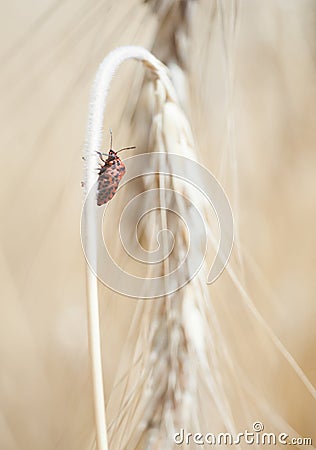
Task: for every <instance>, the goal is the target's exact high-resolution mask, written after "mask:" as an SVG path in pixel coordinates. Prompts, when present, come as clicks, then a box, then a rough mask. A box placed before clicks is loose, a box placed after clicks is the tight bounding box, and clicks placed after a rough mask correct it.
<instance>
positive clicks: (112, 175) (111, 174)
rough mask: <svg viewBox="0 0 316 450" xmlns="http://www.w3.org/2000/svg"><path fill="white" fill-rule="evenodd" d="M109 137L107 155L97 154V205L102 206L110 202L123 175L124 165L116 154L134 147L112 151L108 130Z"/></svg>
mask: <svg viewBox="0 0 316 450" xmlns="http://www.w3.org/2000/svg"><path fill="white" fill-rule="evenodd" d="M110 135H111V144H110V150H109V153H101V152H97V153H98V155H99V157H100V159H101V161H102V162H101V163H100V166H101V167H98V170H99V178H98V190H97V205H98V206H102V205H104V204H105V203H107V202H108V201H110V200H111V199H112V198H113V196H114V194H115V192H116V191H117V188H118V185H119V182H120V181H121V179H122V178H123V176H124V175H125V165H124V163H123V161H122V160H121V159H120V157H119V156H117V154H118V153H119V152H121V151H122V150H128V149H131V148H136V147H124V148H121V149H120V150H118V151H117V152H116V151H115V150H113V149H112V142H113V136H112V130H110ZM103 155H106V156H107V157H108V158H107V159H103Z"/></svg>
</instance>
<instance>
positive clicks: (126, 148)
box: [115, 145, 136, 153]
mask: <svg viewBox="0 0 316 450" xmlns="http://www.w3.org/2000/svg"><path fill="white" fill-rule="evenodd" d="M132 148H136V147H135V145H134V146H133V147H123V148H120V149H119V150H118V151H117V152H115V153H120V152H121V151H123V150H130V149H132Z"/></svg>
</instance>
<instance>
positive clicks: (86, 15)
mask: <svg viewBox="0 0 316 450" xmlns="http://www.w3.org/2000/svg"><path fill="white" fill-rule="evenodd" d="M315 22H316V6H315V4H314V2H313V1H311V0H309V1H307V0H302V1H294V0H290V1H288V2H284V1H281V0H275V1H272V0H270V1H266V2H260V1H258V0H240V1H238V0H235V1H232V2H229V1H225V0H218V1H215V0H214V1H213V0H195V1H193V0H192V1H189V0H188V1H186V2H183V1H182V2H181V1H176V0H162V1H153V0H151V1H148V2H145V3H144V2H141V1H140V0H132V1H127V0H119V1H110V0H103V1H98V2H92V1H87V0H79V1H77V2H74V1H73V0H66V1H63V2H61V1H51V0H46V1H44V2H35V1H31V2H27V3H25V4H21V3H20V2H17V1H15V0H14V1H12V2H10V3H4V2H2V27H1V33H2V39H1V44H0V51H1V53H0V54H1V60H2V71H1V72H2V74H1V84H0V86H1V87H0V89H1V99H2V101H1V117H2V119H1V126H2V132H1V136H2V149H3V151H2V165H1V167H2V170H1V180H2V189H1V193H0V196H1V204H2V220H1V236H2V246H1V252H0V262H1V286H2V296H1V317H2V324H1V344H0V358H1V359H0V360H1V379H0V400H1V415H0V448H1V449H3V450H16V449H19V450H20V449H23V450H28V449H32V450H36V449H41V450H43V449H45V450H46V449H47V450H49V449H60V450H61V449H69V450H70V449H76V450H79V449H92V448H95V424H94V413H93V401H92V388H91V375H90V367H89V351H88V341H87V328H86V315H87V313H86V288H85V274H84V273H85V270H84V268H85V260H84V256H83V252H82V248H81V241H80V233H79V227H80V214H81V208H82V190H81V188H80V182H81V180H82V160H81V155H82V149H83V144H84V139H85V134H86V121H87V114H88V104H89V95H90V89H91V84H92V81H93V79H94V76H95V73H96V70H97V68H98V66H99V64H100V62H101V61H102V59H103V58H104V57H105V56H106V55H107V54H108V53H109V52H110V51H111V50H113V49H114V48H116V47H118V46H120V45H131V44H132V45H142V46H144V47H145V48H147V49H149V50H151V51H152V52H153V53H154V55H155V56H156V57H158V58H159V59H161V60H162V61H163V62H164V63H165V64H166V65H167V66H168V67H169V69H170V73H171V77H172V80H173V83H174V85H175V87H176V89H177V92H178V95H179V98H180V103H181V105H182V107H183V109H184V111H185V113H186V115H187V117H188V119H189V122H190V124H191V127H192V131H193V137H194V140H195V142H196V151H197V155H198V157H199V160H200V162H201V163H202V164H204V165H205V166H206V167H207V168H208V169H210V170H211V171H212V173H214V175H215V176H216V177H217V178H218V180H219V181H220V183H221V184H222V186H223V187H224V189H225V190H226V192H227V194H228V197H229V198H230V201H231V204H232V208H233V213H234V216H235V220H236V230H235V231H236V233H237V239H236V242H235V246H234V250H233V255H232V259H231V264H230V267H231V268H232V269H233V270H234V273H235V274H236V277H237V282H236V279H235V278H233V277H232V276H231V273H230V272H229V271H227V270H226V271H225V272H224V273H223V275H222V276H221V277H220V278H219V279H218V280H217V281H216V282H215V283H214V284H212V285H211V286H209V287H207V288H204V289H206V290H207V295H209V296H210V298H211V306H210V308H211V310H210V311H211V313H210V312H208V313H205V317H206V319H207V320H208V323H209V327H208V329H209V330H210V333H212V334H211V337H212V339H213V341H212V342H213V345H214V348H209V351H210V353H211V356H210V359H212V352H213V353H214V354H215V353H217V358H218V359H217V363H218V366H216V370H218V372H219V373H220V376H221V381H222V383H223V391H224V393H225V395H226V401H227V405H228V406H227V412H229V414H230V416H231V419H232V421H233V422H234V424H235V427H236V430H237V431H243V430H244V429H245V428H247V427H248V429H251V424H252V423H253V422H255V421H256V420H260V421H262V422H263V423H264V424H265V429H266V431H275V432H277V431H284V432H287V431H288V430H293V435H294V431H295V432H297V433H298V434H299V435H301V436H308V437H311V438H312V439H313V443H315V440H316V435H315V429H316V427H315V423H316V411H315V399H314V398H313V395H312V393H311V392H310V391H309V390H308V389H307V388H306V386H305V385H304V383H303V381H302V379H301V378H300V377H299V376H298V375H297V373H296V372H295V370H294V369H293V367H292V366H291V364H289V362H288V361H287V360H286V358H285V357H284V354H282V352H281V351H280V349H279V348H277V347H276V345H275V342H274V343H273V341H272V340H271V335H269V332H268V331H267V329H266V328H265V327H264V326H262V324H261V323H260V321H258V320H257V318H256V316H255V315H254V314H253V313H252V312H251V309H250V308H249V307H247V303H246V302H245V296H244V295H243V292H247V295H248V296H249V298H251V301H252V302H253V304H254V306H255V307H256V309H257V311H259V313H260V314H261V316H262V317H263V318H264V323H266V324H267V326H268V327H270V329H271V330H272V331H273V333H274V335H275V336H276V337H277V338H278V339H279V340H280V342H282V343H283V344H284V346H285V348H286V349H287V350H288V352H289V353H290V355H292V357H293V358H294V359H295V361H296V362H297V364H298V365H299V366H300V367H301V368H302V370H303V372H304V374H305V375H306V377H307V378H308V380H310V382H311V383H312V384H314V385H315V380H316V372H315V370H316V364H315V338H316V333H315V326H314V324H315V312H316V311H315V309H316V307H315V302H314V298H315V292H316V286H315V284H316V279H315V275H314V273H315V250H316V248H315V247H316V246H315V237H314V230H315V225H316V215H315V201H316V188H315V163H316V154H315V150H314V149H315V143H316V127H315V113H316V111H315V109H316V106H315V105H316V83H315V79H316V76H315V75H316V66H315V55H316V53H315V49H316V47H315V42H316V40H315V30H316V27H315ZM144 74H145V72H144V69H143V68H142V67H140V66H139V65H138V64H136V63H135V62H128V63H125V64H124V65H123V67H122V68H121V69H120V71H119V73H118V76H117V78H116V79H115V80H114V83H113V88H112V89H111V92H110V97H109V103H108V106H107V110H106V117H105V133H104V148H105V149H107V148H108V134H107V132H106V130H107V129H108V128H109V127H111V128H112V129H113V133H114V143H115V148H120V147H123V146H127V145H136V146H137V150H136V152H137V153H138V152H146V151H147V145H148V144H147V143H148V137H149V134H150V131H149V127H150V114H151V103H150V90H148V89H147V81H148V80H147V75H146V76H145V75H144ZM136 190H137V188H136ZM120 195H121V194H120ZM122 195H123V194H122ZM119 207H120V201H119V199H118V202H117V203H116V204H115V205H114V206H113V211H114V213H115V214H117V213H118V209H119ZM109 230H110V235H111V240H113V247H114V250H115V251H116V256H117V258H118V260H119V259H120V258H121V260H122V261H123V260H124V255H122V254H121V253H120V249H119V247H117V248H116V247H115V242H116V241H115V239H116V233H115V229H114V227H113V226H112V227H111V223H110V224H109ZM193 286H196V285H193ZM241 286H242V289H241V288H240V287H241ZM243 289H245V291H243ZM99 291H100V299H101V304H100V308H101V324H102V325H101V334H102V350H103V355H104V358H103V360H104V381H105V390H106V395H105V396H106V402H107V416H108V424H109V443H110V444H109V448H110V449H111V450H112V449H113V450H114V449H118V450H119V449H123V448H127V449H131V450H132V449H136V448H138V449H142V448H157V449H160V448H161V449H167V448H168V447H167V446H166V443H161V441H159V439H160V438H161V436H160V437H159V439H158V438H157V440H156V441H155V436H156V434H155V433H158V435H159V433H162V435H163V433H164V432H165V431H166V428H165V427H167V425H168V418H167V417H166V418H165V421H164V422H163V421H162V420H161V417H159V418H158V419H157V417H156V416H155V417H152V422H150V419H149V417H146V421H147V422H146V424H147V425H146V426H145V430H142V431H138V426H139V425H140V423H139V422H140V421H138V417H137V415H136V416H135V417H133V412H134V411H138V410H137V408H138V407H139V405H140V403H141V402H139V399H143V400H142V401H145V400H144V398H145V397H143V391H142V389H145V388H144V387H142V386H139V383H137V380H138V377H139V376H140V373H139V372H137V370H138V369H137V367H136V364H135V361H134V360H133V358H134V356H135V354H138V353H139V355H140V357H141V356H142V355H143V354H146V352H148V351H149V350H148V348H147V349H146V347H144V348H142V347H140V346H141V345H144V344H145V342H146V340H145V338H144V336H145V337H146V336H148V335H150V332H151V331H150V330H151V325H152V323H154V322H155V323H156V319H157V317H156V316H155V313H156V312H157V311H158V312H159V314H161V310H159V305H160V304H159V303H158V302H157V303H155V302H153V303H151V302H149V303H146V302H145V303H142V302H141V301H138V300H131V299H126V298H124V297H122V296H119V295H116V294H115V295H114V294H113V292H111V291H110V290H108V289H107V288H105V287H104V286H103V285H102V284H100V286H99ZM185 292H186V295H188V296H189V297H190V296H191V297H192V299H193V298H194V295H196V293H195V292H196V291H194V289H192V290H191V291H190V290H188V291H185ZM181 295H185V294H183V293H182V294H181ZM197 300H198V299H197ZM157 305H158V306H157ZM154 319H155V320H154ZM216 327H220V331H218V330H217V331H216V332H215V331H212V330H215V329H217V328H216ZM135 348H137V352H135ZM225 352H227V353H228V354H229V358H230V359H229V361H230V364H231V366H230V368H231V372H229V371H226V370H227V367H228V365H225V364H227V361H226V360H225V358H226V354H224V353H225ZM169 356H170V355H169ZM175 357H177V355H175ZM162 359H163V358H162ZM144 361H146V359H144ZM225 361H226V362H225ZM191 363H193V361H192V362H191V361H189V364H191ZM214 367H215V366H214ZM196 370H197V374H198V375H197V380H198V383H200V384H199V387H200V391H199V394H200V397H199V398H198V400H197V401H198V402H199V403H198V409H199V411H200V413H199V414H200V415H198V416H197V417H196V423H195V425H194V424H192V423H191V422H190V424H189V425H187V424H184V427H185V428H187V427H188V426H192V427H193V426H195V428H194V429H192V430H190V428H189V429H188V431H192V432H197V431H201V432H207V431H210V432H213V431H214V432H215V431H216V432H219V431H225V426H226V425H225V424H224V423H223V420H222V418H221V415H220V414H219V407H218V405H217V404H216V401H215V400H214V399H216V395H213V396H212V395H211V394H210V392H209V390H208V389H207V388H208V386H207V380H209V379H211V377H212V374H208V373H204V372H203V370H202V369H201V371H200V372H199V368H198V367H197V369H196ZM233 373H234V375H235V376H234V377H233V376H232V374H233ZM124 374H125V375H124ZM126 374H130V376H129V378H128V382H129V383H131V385H132V386H133V385H134V386H135V387H136V386H137V392H136V393H134V395H135V398H134V399H133V402H134V403H132V404H128V408H126V410H125V409H124V405H125V404H126V398H127V394H128V389H127V388H126V386H125V385H124V383H123V384H122V383H121V384H119V387H117V386H118V380H120V379H121V377H122V376H123V377H124V376H125V377H126ZM152 376H153V380H155V374H154V373H153V374H152ZM123 380H124V378H123ZM125 388H126V391H124V389H125ZM129 388H130V385H129ZM135 389H136V388H135ZM124 395H125V398H124ZM224 397H225V396H224ZM156 406H157V405H156ZM156 406H155V408H156ZM195 406H196V405H195ZM196 408H197V406H196ZM157 409H159V408H156V410H155V411H157ZM120 411H124V412H123V415H124V417H123V419H122V417H121V413H120ZM221 412H222V413H225V411H221ZM162 415H163V413H162ZM153 416H154V414H153ZM142 419H143V420H145V419H144V417H143V418H142ZM157 424H158V425H157ZM160 425H161V426H160ZM178 425H179V424H178ZM199 426H201V428H200V429H199ZM150 427H151V429H154V431H155V433H152V434H150V433H151V431H150ZM289 434H290V433H289ZM122 436H123V437H122ZM148 436H149V437H150V439H151V440H150V441H149V444H148V441H147V440H148ZM129 438H131V439H130V441H129ZM129 442H130V443H129ZM146 442H147V445H148V446H147V447H146V446H145V445H146ZM314 445H315V444H314ZM170 448H173V447H170ZM175 448H180V447H179V446H175ZM183 448H188V447H183ZM192 448H194V447H192ZM206 448H207V446H206ZM242 448H246V446H245V447H242ZM309 448H310V447H309Z"/></svg>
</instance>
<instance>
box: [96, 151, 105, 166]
mask: <svg viewBox="0 0 316 450" xmlns="http://www.w3.org/2000/svg"><path fill="white" fill-rule="evenodd" d="M97 154H98V155H99V158H100V159H101V161H103V162H104V163H105V160H104V159H103V156H102V154H103V153H101V152H97Z"/></svg>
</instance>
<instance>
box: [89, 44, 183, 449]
mask: <svg viewBox="0 0 316 450" xmlns="http://www.w3.org/2000/svg"><path fill="white" fill-rule="evenodd" d="M127 59H136V60H138V61H142V62H143V63H144V65H145V66H146V67H147V68H149V69H150V70H151V71H152V72H153V73H154V74H155V75H156V76H157V77H159V79H160V81H161V82H162V83H163V85H164V87H165V89H166V94H167V97H168V98H169V99H170V100H175V92H174V89H173V87H172V85H171V82H170V80H169V78H168V75H167V71H166V68H165V66H164V65H163V64H162V63H161V62H160V61H159V60H158V59H156V58H155V57H154V56H153V55H152V54H151V53H150V52H149V51H147V50H146V49H144V48H143V47H137V46H125V47H119V48H117V49H115V50H113V51H112V52H111V53H109V54H108V56H107V57H106V58H105V59H104V60H103V62H102V63H101V65H100V67H99V69H98V72H97V74H96V77H95V81H94V85H93V88H92V94H91V101H90V108H89V120H88V127H87V137H86V145H85V161H86V165H85V177H84V178H85V195H87V194H88V192H89V190H90V189H91V187H92V186H93V185H94V183H95V182H96V181H97V176H98V175H97V173H96V171H95V168H96V167H97V158H98V155H97V152H98V151H100V148H101V143H102V130H103V122H104V111H105V107H106V99H107V95H108V92H109V88H110V85H111V81H112V79H113V77H114V75H115V72H116V71H117V69H118V68H119V66H120V65H121V64H122V63H123V62H124V61H126V60H127ZM85 214H86V217H85V219H86V232H87V240H86V243H87V253H88V255H89V259H90V261H91V259H92V260H93V267H97V264H96V261H97V240H96V236H97V231H98V230H96V220H95V214H96V209H95V205H92V204H91V202H88V207H86V208H85ZM86 279H87V301H88V336H89V347H90V358H91V369H92V384H93V397H94V398H93V401H94V413H95V422H96V442H97V449H98V450H108V442H107V429H106V417H105V403H104V387H103V371H102V353H101V339H100V317H99V301H98V286H97V277H96V275H95V274H94V273H93V272H92V271H91V270H90V268H89V266H88V264H87V265H86Z"/></svg>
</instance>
